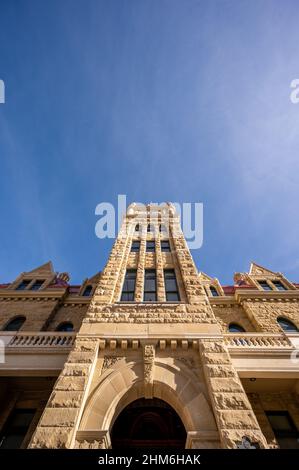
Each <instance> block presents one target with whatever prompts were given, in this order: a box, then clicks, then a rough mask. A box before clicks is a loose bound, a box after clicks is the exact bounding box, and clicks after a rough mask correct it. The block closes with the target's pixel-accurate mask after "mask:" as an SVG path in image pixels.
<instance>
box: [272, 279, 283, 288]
mask: <svg viewBox="0 0 299 470" xmlns="http://www.w3.org/2000/svg"><path fill="white" fill-rule="evenodd" d="M272 284H274V286H275V287H276V289H278V290H287V288H286V287H285V286H284V285H283V283H282V282H280V281H278V280H276V281H272Z"/></svg>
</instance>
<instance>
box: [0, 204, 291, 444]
mask: <svg viewBox="0 0 299 470" xmlns="http://www.w3.org/2000/svg"><path fill="white" fill-rule="evenodd" d="M167 208H168V211H169V225H168V224H167V225H165V224H163V223H162V220H163V218H162V215H163V214H162V212H163V209H161V207H160V206H153V205H151V206H146V207H143V206H141V205H140V206H139V205H136V204H133V205H131V206H130V207H129V209H128V210H127V214H126V217H125V219H124V221H123V225H122V227H121V230H120V233H119V235H118V237H117V239H116V241H115V244H114V246H113V249H112V251H111V254H110V257H109V259H108V262H107V264H106V266H105V268H104V270H103V271H102V272H101V273H98V274H96V275H95V276H93V277H92V278H90V279H87V280H85V281H84V283H83V284H82V285H81V286H73V285H70V284H69V277H68V275H67V274H66V273H62V274H57V273H55V272H54V271H53V268H52V265H51V263H47V264H45V265H43V266H40V267H39V268H36V269H34V270H33V271H31V272H26V273H22V274H21V275H20V276H19V277H18V278H17V279H16V280H15V281H14V282H12V283H10V284H2V285H0V340H1V343H0V344H1V345H2V349H4V353H5V356H4V358H3V360H2V361H1V363H0V448H19V447H22V448H26V447H28V448H83V449H88V448H111V447H112V448H118V447H144V446H151V447H153V446H157V447H166V446H167V447H168V448H178V449H179V448H247V447H249V448H299V441H298V439H299V432H298V430H299V361H298V360H297V357H296V348H299V284H296V283H294V282H290V281H289V280H288V279H286V277H285V276H284V275H283V274H281V273H275V272H272V271H270V270H269V269H266V268H264V267H262V266H259V265H257V264H255V263H252V265H251V267H250V270H249V272H248V273H237V274H235V277H234V285H233V286H222V285H221V284H220V283H219V281H218V280H217V279H215V278H212V277H210V276H208V275H207V274H204V273H202V272H200V273H198V271H197V269H196V267H195V265H194V262H193V259H192V256H191V254H190V252H189V250H188V247H187V244H186V241H185V239H184V236H183V233H182V231H181V228H180V222H179V218H178V216H177V214H176V213H175V210H174V208H173V206H172V205H171V204H170V205H168V206H167ZM298 357H299V354H298Z"/></svg>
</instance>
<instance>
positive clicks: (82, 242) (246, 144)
mask: <svg viewBox="0 0 299 470" xmlns="http://www.w3.org/2000/svg"><path fill="white" fill-rule="evenodd" d="M298 22H299V10H298V2H296V1H279V0H276V1H274V0H273V1H267V0H263V1H261V0H255V1H253V0H248V1H247V0H246V1H245V0H234V1H225V0H223V1H219V0H218V1H201V0H95V1H92V0H84V1H83V0H58V1H57V0H51V1H47V2H46V1H39V0H37V1H35V0H18V1H17V0H0V79H2V80H4V82H5V86H6V103H5V104H4V105H2V104H1V105H0V163H1V167H0V210H1V236H0V241H1V244H0V282H6V281H7V282H8V281H11V280H13V279H14V278H15V277H16V276H17V275H18V274H19V273H20V272H21V271H28V270H31V269H33V268H34V267H36V266H38V265H39V264H42V263H44V262H46V261H48V260H52V262H53V264H54V268H55V269H56V270H57V271H68V272H70V274H71V276H72V279H71V280H72V282H73V283H80V282H81V280H82V279H84V278H86V277H88V276H91V275H93V274H94V273H95V272H97V271H99V270H101V269H102V268H103V267H104V265H105V263H106V261H107V257H108V254H109V250H110V248H111V245H112V241H111V240H99V239H98V238H96V236H95V231H94V227H95V223H96V221H97V220H98V217H96V216H95V214H94V211H95V207H96V205H97V204H98V203H99V202H102V201H107V202H111V203H113V204H114V203H116V201H117V195H118V194H126V195H127V199H128V202H132V201H135V200H137V201H140V202H150V201H155V202H162V201H177V202H203V204H204V244H203V247H202V248H201V249H199V250H194V251H193V256H194V259H195V262H196V264H197V267H198V269H199V270H202V271H204V272H206V273H208V274H209V275H212V276H215V277H218V278H219V280H220V281H221V282H223V283H224V284H229V283H232V276H233V273H234V272H236V271H237V272H239V271H241V272H242V271H246V270H247V269H248V267H249V263H250V261H253V260H254V261H256V262H257V263H259V264H262V265H265V266H266V267H268V268H270V269H272V270H274V271H281V272H284V273H285V275H286V276H287V277H288V278H289V279H290V280H293V281H296V280H297V281H299V259H298V232H299V231H298V225H299V222H298V200H299V184H298V174H299V158H298V149H299V104H297V105H295V104H293V103H292V102H291V101H290V92H291V89H290V83H291V81H292V80H293V79H295V78H299V28H298Z"/></svg>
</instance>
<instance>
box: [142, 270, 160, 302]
mask: <svg viewBox="0 0 299 470" xmlns="http://www.w3.org/2000/svg"><path fill="white" fill-rule="evenodd" d="M151 274H152V275H153V278H152V279H151V278H147V276H149V275H151ZM147 281H154V288H148V287H147ZM151 295H153V296H154V299H150V298H146V297H147V296H149V297H150V296H151ZM143 302H157V272H156V270H155V269H145V270H144V284H143Z"/></svg>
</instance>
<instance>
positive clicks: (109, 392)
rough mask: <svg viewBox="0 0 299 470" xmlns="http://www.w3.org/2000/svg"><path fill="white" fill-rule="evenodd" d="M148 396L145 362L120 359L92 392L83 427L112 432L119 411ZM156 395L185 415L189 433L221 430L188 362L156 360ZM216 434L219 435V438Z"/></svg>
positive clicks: (87, 403) (214, 433)
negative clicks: (176, 363)
mask: <svg viewBox="0 0 299 470" xmlns="http://www.w3.org/2000/svg"><path fill="white" fill-rule="evenodd" d="M142 397H144V379H143V361H139V362H136V363H132V362H129V363H127V362H126V361H125V358H120V360H118V361H117V362H116V363H114V364H113V369H112V368H109V369H107V370H105V371H104V373H103V374H102V375H101V377H100V380H99V383H98V385H97V386H96V387H95V388H94V389H93V391H92V392H91V394H90V395H89V397H88V399H87V401H86V404H85V409H84V411H83V415H82V419H81V423H80V427H79V430H80V431H88V430H96V429H97V430H103V431H108V432H110V431H111V429H112V426H113V424H114V421H115V419H116V418H117V416H118V415H119V413H120V412H121V411H122V410H123V409H124V408H125V407H126V406H127V405H128V404H130V403H131V402H133V401H134V400H137V399H139V398H142ZM153 397H156V398H160V399H161V400H163V401H165V402H166V403H168V404H169V405H170V406H171V407H172V408H173V409H174V410H175V411H176V413H177V414H178V415H179V417H180V418H181V420H182V422H183V424H184V426H185V429H186V432H187V433H188V434H189V433H191V434H195V433H198V432H200V433H201V434H203V435H213V439H212V440H214V441H215V440H217V439H218V431H217V426H216V422H215V419H214V415H213V412H212V409H211V407H210V405H209V403H208V402H207V399H206V397H205V395H204V385H203V383H202V382H201V381H200V379H199V377H197V376H196V375H195V374H194V373H193V372H192V371H191V369H189V368H188V367H187V366H185V365H184V364H180V365H175V364H174V363H171V364H169V363H166V362H162V361H160V360H158V359H157V360H156V362H155V368H154V381H153ZM215 436H217V437H216V438H215Z"/></svg>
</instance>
